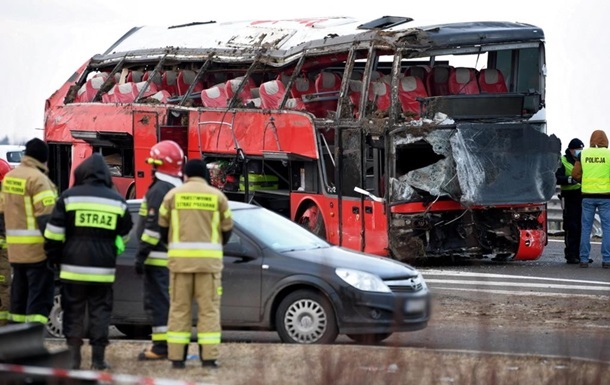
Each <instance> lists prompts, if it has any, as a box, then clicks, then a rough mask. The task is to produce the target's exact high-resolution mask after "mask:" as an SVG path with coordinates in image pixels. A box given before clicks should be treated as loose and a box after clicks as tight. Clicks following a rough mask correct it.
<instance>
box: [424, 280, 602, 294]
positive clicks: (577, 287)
mask: <svg viewBox="0 0 610 385" xmlns="http://www.w3.org/2000/svg"><path fill="white" fill-rule="evenodd" d="M425 281H426V283H445V284H454V285H480V286H508V287H532V288H542V289H571V290H587V291H607V292H610V286H609V287H604V286H584V285H555V284H546V283H527V282H496V281H492V282H490V281H464V280H461V279H460V280H458V279H427V278H426V279H425Z"/></svg>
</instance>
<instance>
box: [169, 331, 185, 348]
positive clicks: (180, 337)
mask: <svg viewBox="0 0 610 385" xmlns="http://www.w3.org/2000/svg"><path fill="white" fill-rule="evenodd" d="M167 342H168V343H170V344H183V345H188V344H190V343H191V333H188V332H170V331H168V332H167Z"/></svg>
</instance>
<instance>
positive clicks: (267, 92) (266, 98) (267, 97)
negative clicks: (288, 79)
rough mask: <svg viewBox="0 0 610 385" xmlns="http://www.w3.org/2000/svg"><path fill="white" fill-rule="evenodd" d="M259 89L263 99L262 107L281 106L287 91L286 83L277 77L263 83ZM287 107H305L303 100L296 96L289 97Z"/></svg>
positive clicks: (273, 108)
mask: <svg viewBox="0 0 610 385" xmlns="http://www.w3.org/2000/svg"><path fill="white" fill-rule="evenodd" d="M258 91H259V94H260V99H261V108H263V109H267V110H276V109H278V108H280V103H281V102H282V99H283V98H284V94H285V93H286V87H284V83H282V81H281V80H278V79H275V80H270V81H268V82H265V83H263V84H261V86H260V88H259V89H258ZM285 107H286V108H287V109H291V110H303V109H305V105H304V104H303V102H302V101H301V100H299V99H296V98H290V99H288V100H287V101H286V105H285Z"/></svg>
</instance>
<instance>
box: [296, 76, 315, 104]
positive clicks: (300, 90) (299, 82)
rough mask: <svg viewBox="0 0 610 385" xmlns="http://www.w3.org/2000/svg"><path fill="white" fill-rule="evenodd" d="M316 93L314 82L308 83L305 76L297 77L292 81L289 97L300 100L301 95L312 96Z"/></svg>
mask: <svg viewBox="0 0 610 385" xmlns="http://www.w3.org/2000/svg"><path fill="white" fill-rule="evenodd" d="M315 92H316V87H315V85H314V82H312V81H310V80H309V78H307V77H305V76H299V77H298V78H296V79H295V80H294V84H293V85H292V87H291V88H290V95H291V96H292V97H293V98H298V99H300V98H301V97H302V96H303V95H308V94H313V93H315Z"/></svg>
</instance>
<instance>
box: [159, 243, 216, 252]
mask: <svg viewBox="0 0 610 385" xmlns="http://www.w3.org/2000/svg"><path fill="white" fill-rule="evenodd" d="M169 248H170V249H172V248H175V249H186V250H195V249H208V250H220V251H222V245H221V244H220V243H213V242H172V243H170V244H169Z"/></svg>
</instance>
